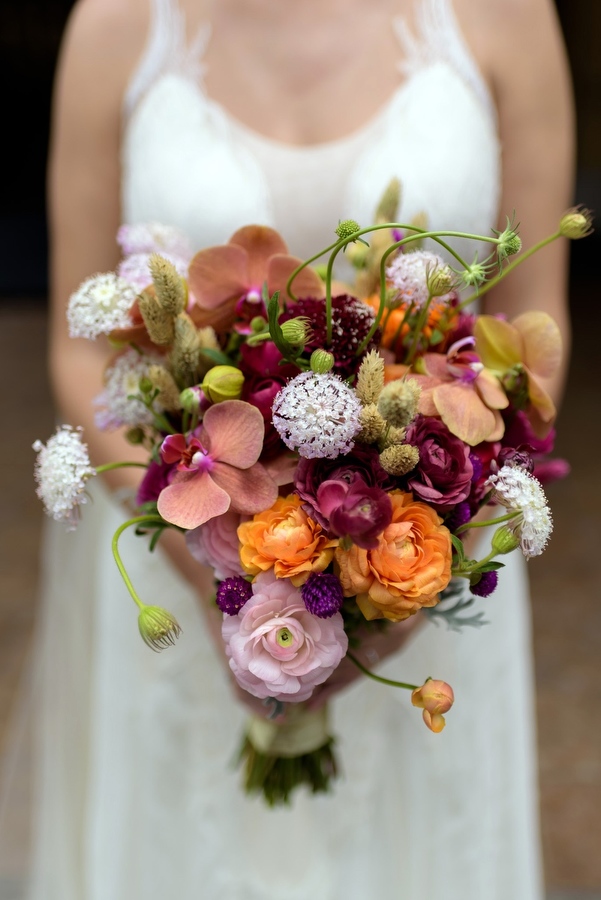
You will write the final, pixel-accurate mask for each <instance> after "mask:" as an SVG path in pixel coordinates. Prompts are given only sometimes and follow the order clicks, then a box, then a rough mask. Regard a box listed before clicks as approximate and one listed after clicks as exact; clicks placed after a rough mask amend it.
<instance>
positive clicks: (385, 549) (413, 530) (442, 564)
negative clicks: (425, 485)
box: [336, 491, 452, 622]
mask: <svg viewBox="0 0 601 900" xmlns="http://www.w3.org/2000/svg"><path fill="white" fill-rule="evenodd" d="M389 497H390V500H391V502H392V522H391V523H390V525H389V526H388V528H386V529H385V530H384V531H383V532H382V534H381V535H380V542H379V544H378V546H377V547H376V548H375V550H363V549H362V548H361V547H357V546H355V545H353V546H352V547H351V549H350V550H343V549H342V548H341V547H339V548H338V550H337V551H336V561H337V563H338V565H339V567H340V580H341V582H342V587H343V588H344V593H345V596H347V597H352V596H353V595H355V594H356V595H357V603H358V605H359V608H360V609H361V612H362V613H363V615H364V616H365V618H366V619H377V618H382V617H384V618H386V619H391V620H392V621H393V622H400V621H401V619H406V618H408V617H409V616H411V615H413V614H414V613H416V612H417V611H418V610H419V609H421V608H422V606H436V604H437V603H438V599H439V598H438V594H439V592H440V591H442V590H444V588H446V586H447V585H448V583H449V581H450V580H451V553H452V545H451V535H450V532H449V530H448V528H445V526H444V525H442V524H441V523H442V519H441V518H440V516H438V515H437V514H436V513H435V512H434V510H433V509H432V508H431V507H429V506H427V505H426V504H425V503H420V502H418V501H415V502H414V500H413V495H412V494H405V493H403V492H402V491H392V492H391V493H390V494H389Z"/></svg>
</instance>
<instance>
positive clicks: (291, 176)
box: [25, 0, 542, 900]
mask: <svg viewBox="0 0 601 900" xmlns="http://www.w3.org/2000/svg"><path fill="white" fill-rule="evenodd" d="M175 3H176V0H154V2H153V8H154V20H153V21H154V25H153V28H152V33H151V36H150V40H149V44H148V48H147V52H146V54H145V56H144V58H143V59H142V61H141V63H140V66H139V68H138V70H137V72H136V74H135V76H134V78H133V80H132V83H131V86H130V90H129V92H128V95H127V97H126V101H125V122H124V140H123V215H124V221H126V222H130V223H133V222H145V221H158V222H163V223H168V224H174V225H177V226H179V227H180V228H182V229H183V230H184V231H185V232H187V234H188V235H189V237H190V238H191V240H192V242H193V244H194V246H195V247H196V248H201V247H203V246H207V245H212V244H219V243H224V242H226V241H227V239H228V238H229V237H230V235H231V234H232V233H233V232H234V231H235V230H236V229H237V228H238V227H240V226H241V225H243V224H250V223H262V224H267V225H271V226H273V227H275V228H276V229H278V230H279V231H280V232H281V233H282V235H283V236H284V238H285V239H286V240H287V242H288V245H289V248H290V250H291V252H293V253H295V254H296V255H299V256H305V255H309V254H311V253H313V252H315V251H316V250H317V249H318V248H319V247H320V246H325V245H326V244H328V243H329V242H330V241H331V239H332V235H333V229H334V228H335V226H336V224H337V223H338V220H339V219H344V218H347V217H352V218H355V219H357V220H358V221H359V222H361V223H362V224H368V223H369V222H370V221H371V219H372V216H373V213H374V207H375V204H376V203H377V201H378V199H379V197H380V196H381V194H382V191H383V189H384V188H385V186H386V185H387V184H388V182H389V181H390V179H391V177H392V176H398V177H399V178H400V180H401V182H402V186H403V198H402V209H401V213H400V219H401V220H402V221H403V220H404V221H409V220H410V219H411V218H412V217H413V216H414V215H415V214H417V213H419V212H421V211H425V212H426V213H427V215H428V221H429V222H430V223H431V224H432V225H433V226H437V227H439V228H454V229H465V230H467V231H472V232H480V233H484V234H487V233H489V230H490V228H491V226H493V225H495V223H496V219H497V205H498V199H499V180H500V147H499V142H498V137H497V131H496V121H495V113H494V109H493V107H492V104H491V98H490V95H489V92H488V90H487V87H486V85H485V83H484V81H483V79H482V77H481V75H480V73H479V71H478V69H477V67H476V65H475V63H474V60H473V58H472V56H471V55H470V52H469V49H468V48H467V47H466V45H465V43H464V40H463V38H462V35H461V33H460V31H459V29H458V25H457V23H456V20H455V18H454V15H453V12H452V9H451V6H450V2H448V0H417V3H418V17H417V21H418V27H417V29H416V33H415V34H409V33H408V31H407V29H406V28H405V27H404V25H403V23H401V22H396V23H394V25H395V27H396V28H397V30H398V34H399V38H400V43H399V57H401V56H402V57H403V59H404V68H403V73H402V76H400V77H399V87H398V89H397V90H396V92H395V93H394V95H393V96H392V98H391V99H390V101H389V102H388V103H387V104H386V105H385V107H384V108H383V109H382V110H381V111H380V113H379V114H378V115H377V116H376V117H375V118H374V119H373V120H372V121H371V122H369V123H368V124H367V125H365V127H363V128H361V129H360V130H358V131H357V132H355V133H354V134H352V135H350V136H349V137H347V138H344V139H342V140H336V141H332V142H329V143H327V144H320V145H317V146H310V147H291V146H287V145H283V144H281V143H278V142H276V141H274V140H270V139H267V138H265V137H263V136H261V135H259V134H257V133H255V132H253V131H251V130H250V129H249V128H247V127H245V126H243V125H242V124H240V123H239V122H237V121H235V120H233V119H232V117H231V116H230V115H229V114H228V113H227V111H226V110H224V109H223V108H222V107H221V106H220V105H219V104H217V103H215V102H213V101H212V100H211V99H210V98H209V97H207V95H206V94H205V93H204V90H203V86H202V77H201V75H202V72H201V69H202V66H201V62H202V43H203V40H206V39H208V35H207V33H204V34H203V35H202V38H201V40H200V41H198V42H196V45H195V46H191V45H186V43H185V38H184V31H183V21H182V18H181V15H180V13H179V12H178V10H177V8H176V6H175ZM94 495H95V496H94V503H93V505H89V506H87V507H85V510H84V513H85V515H84V521H83V523H82V524H81V526H80V528H79V529H78V531H77V532H76V533H73V534H65V533H64V532H63V530H62V528H61V527H60V526H55V525H54V524H49V527H48V531H47V540H46V544H45V574H44V584H45V594H46V596H45V598H44V605H43V610H42V613H41V622H40V626H39V636H38V644H37V649H36V654H35V660H36V665H37V678H38V692H37V697H38V701H39V705H38V706H37V708H36V719H35V726H36V732H37V733H36V740H37V744H36V747H37V763H38V766H37V782H36V793H35V795H36V799H37V805H36V810H35V818H34V824H35V833H34V842H33V850H34V852H33V865H32V879H31V881H32V883H31V885H30V888H29V891H28V893H27V894H26V895H25V896H26V897H27V898H28V900H166V898H169V900H172V898H173V900H199V898H206V900H366V898H376V900H540V897H541V896H542V894H541V891H542V888H541V871H540V855H539V845H538V821H537V798H536V769H535V752H536V751H535V740H534V724H533V723H534V710H533V701H532V672H531V647H530V632H529V629H530V623H529V610H528V598H527V588H526V580H525V574H524V567H523V564H522V560H521V558H520V559H518V558H517V554H514V555H513V557H512V558H511V559H509V561H508V562H509V564H508V566H507V568H506V569H504V570H503V572H502V573H501V580H500V587H499V589H498V590H497V592H496V593H495V594H494V595H493V596H492V597H490V598H489V599H488V600H479V601H477V602H478V608H479V609H483V610H484V611H485V613H486V618H487V619H488V622H489V624H487V625H486V626H485V627H483V628H481V629H470V628H467V629H465V630H464V631H463V632H462V633H460V634H457V633H454V632H452V631H449V630H448V629H447V628H446V626H445V625H444V624H440V625H438V626H436V625H435V624H434V623H431V622H429V623H428V624H427V625H425V627H424V628H423V629H422V630H421V631H420V632H419V634H418V635H417V636H416V637H415V638H414V639H413V641H412V643H411V644H410V646H409V647H407V648H406V649H405V650H403V652H402V653H400V654H398V655H397V656H396V657H395V658H393V659H390V660H388V661H387V662H386V664H384V665H381V666H380V668H379V670H378V671H379V672H380V673H381V674H384V675H388V676H389V677H393V678H400V679H402V680H407V681H413V682H415V683H421V682H423V680H424V679H425V678H426V677H427V676H429V675H431V676H433V677H436V678H442V679H444V680H446V681H448V682H449V683H450V684H451V685H452V686H453V688H454V691H455V696H456V703H455V705H454V707H453V709H452V711H451V712H450V713H449V714H448V716H447V727H446V729H445V731H444V732H443V733H442V734H440V735H435V734H432V733H431V732H430V731H428V730H427V728H426V727H425V726H424V724H423V722H422V719H421V713H420V712H419V711H418V710H416V709H414V708H412V706H411V704H410V698H409V695H408V693H407V692H405V691H399V690H395V689H393V688H388V687H385V686H383V685H379V684H375V683H373V682H370V681H369V680H367V679H365V680H361V681H359V682H358V683H356V684H355V685H354V686H353V687H352V688H351V689H349V690H347V691H346V692H345V693H343V694H342V695H340V696H339V698H338V699H337V700H336V701H335V702H333V703H332V719H333V727H334V732H335V734H336V736H337V738H338V751H339V757H340V761H341V766H342V777H341V778H340V780H339V781H338V782H337V783H336V785H335V788H334V790H333V792H332V793H331V795H327V796H320V797H310V796H307V795H305V794H299V795H298V796H296V798H295V800H294V802H293V804H292V806H291V808H286V809H278V810H269V809H267V808H266V807H265V806H264V805H263V804H262V802H261V801H260V800H259V799H248V798H246V797H245V796H244V795H243V793H242V791H241V788H240V774H239V772H237V771H236V769H235V767H234V766H233V762H232V761H233V759H234V757H235V755H236V751H237V747H238V742H239V740H240V736H241V733H242V728H243V725H244V721H245V711H244V709H243V708H242V707H241V706H238V705H237V704H236V703H235V702H234V700H233V697H232V694H231V692H230V689H229V687H228V684H227V681H226V677H225V675H224V673H223V670H222V667H221V664H220V663H219V662H218V659H217V656H216V652H215V650H214V649H213V646H212V645H211V641H210V639H209V637H208V635H207V632H206V629H205V627H204V624H203V617H202V614H201V612H200V611H199V608H198V604H197V601H196V599H195V597H194V594H193V593H192V592H191V591H190V590H189V588H188V587H187V586H186V585H185V584H184V583H183V582H182V581H181V579H180V578H179V577H178V575H177V574H176V573H175V572H173V571H172V570H171V569H170V568H169V566H168V565H167V564H166V562H165V560H164V559H163V558H162V557H161V554H160V551H158V552H156V553H155V554H150V553H148V551H147V549H146V545H145V543H144V541H143V540H141V539H139V538H136V537H134V536H133V535H131V534H129V535H126V536H125V538H124V540H123V557H124V560H125V562H126V565H127V567H128V569H129V572H130V575H131V577H132V579H133V582H134V584H135V585H136V586H137V589H138V591H139V592H140V594H141V596H142V597H143V598H144V599H145V600H146V601H147V602H149V603H155V602H156V603H159V604H164V605H165V606H167V607H168V608H169V609H170V610H172V611H173V612H174V613H175V615H176V616H177V618H178V619H179V621H180V622H181V624H182V626H183V630H184V632H183V636H182V637H181V639H180V641H179V642H178V643H177V645H176V647H175V648H172V649H169V650H168V651H165V652H163V653H162V654H161V655H156V654H154V653H151V652H149V650H148V648H147V647H146V646H145V645H144V644H143V643H142V641H141V640H140V637H139V635H138V632H137V627H136V609H135V607H134V605H133V604H132V602H131V600H130V599H129V596H128V594H127V591H126V590H125V588H124V586H123V584H122V582H121V579H120V576H119V574H118V572H117V569H116V567H115V565H114V562H113V559H112V556H111V550H110V538H111V535H112V532H113V530H114V529H115V528H116V526H117V525H118V524H119V523H120V522H121V521H122V518H123V513H122V509H121V507H120V506H119V505H118V503H117V502H116V500H115V499H113V498H111V497H109V496H108V495H107V493H106V491H105V490H104V489H101V488H99V487H98V486H96V490H95V492H94Z"/></svg>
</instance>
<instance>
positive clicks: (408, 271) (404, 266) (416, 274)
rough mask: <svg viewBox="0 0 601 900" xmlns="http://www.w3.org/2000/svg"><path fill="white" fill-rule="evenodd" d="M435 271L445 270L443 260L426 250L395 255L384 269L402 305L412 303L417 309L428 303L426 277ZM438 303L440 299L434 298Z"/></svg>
mask: <svg viewBox="0 0 601 900" xmlns="http://www.w3.org/2000/svg"><path fill="white" fill-rule="evenodd" d="M436 269H440V270H441V271H442V270H444V269H445V264H444V260H443V259H442V258H441V257H440V256H438V255H437V254H436V253H430V252H428V251H427V250H411V251H408V252H406V253H397V255H396V256H395V258H394V259H393V261H392V262H391V264H390V265H389V266H388V268H387V269H386V277H387V278H388V280H389V282H390V285H391V286H392V287H393V288H396V290H397V291H398V292H399V294H400V299H401V301H402V302H404V303H413V305H414V307H415V308H416V309H419V308H420V307H421V306H423V305H424V304H425V303H427V302H428V297H429V296H430V291H429V289H428V277H429V275H431V274H432V273H433V272H434V271H435V270H436ZM436 299H437V301H438V302H440V300H441V298H440V297H438V298H436Z"/></svg>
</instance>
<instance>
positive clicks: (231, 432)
mask: <svg viewBox="0 0 601 900" xmlns="http://www.w3.org/2000/svg"><path fill="white" fill-rule="evenodd" d="M264 431H265V426H264V423H263V416H262V415H261V413H260V412H259V410H258V409H256V408H255V407H254V406H251V405H250V403H245V402H244V401H243V400H225V401H224V402H223V403H217V404H215V405H214V406H211V407H210V408H209V409H208V410H207V411H206V413H205V416H204V419H203V422H202V426H201V427H200V428H199V429H198V431H197V432H196V433H195V434H194V436H192V437H190V438H189V439H188V440H186V437H185V436H184V435H183V434H175V435H170V436H169V437H167V438H165V440H164V441H163V445H162V447H161V455H162V457H163V460H164V462H166V463H170V464H176V473H175V476H174V477H173V479H172V481H171V484H169V485H168V486H167V487H165V488H163V490H162V491H161V493H160V494H159V499H158V510H159V513H160V514H161V515H162V517H163V518H164V519H166V520H167V522H171V523H172V524H173V525H178V526H179V527H180V528H186V529H191V528H197V527H198V526H199V525H202V524H203V523H204V522H207V521H208V520H209V519H213V518H214V517H215V516H220V515H222V514H223V513H225V512H227V511H228V509H230V507H231V508H232V509H233V510H235V511H236V512H239V513H244V514H246V515H254V513H257V512H260V511H261V510H263V509H269V507H270V506H272V504H273V503H275V501H276V499H277V496H278V488H277V484H276V482H275V481H274V479H273V478H272V477H271V475H270V474H269V473H268V472H267V471H266V470H265V469H264V468H263V466H262V465H260V463H258V462H257V460H258V458H259V455H260V453H261V450H262V447H263V435H264Z"/></svg>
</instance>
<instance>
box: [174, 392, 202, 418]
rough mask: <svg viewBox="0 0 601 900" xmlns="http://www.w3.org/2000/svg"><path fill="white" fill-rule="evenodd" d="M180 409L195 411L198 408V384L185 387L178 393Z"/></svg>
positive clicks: (199, 395) (200, 394)
mask: <svg viewBox="0 0 601 900" xmlns="http://www.w3.org/2000/svg"><path fill="white" fill-rule="evenodd" d="M179 400H180V403H181V405H182V409H185V410H186V412H189V413H197V412H198V410H199V409H200V401H201V400H202V392H201V390H200V388H199V387H198V386H195V387H189V388H186V389H185V390H183V391H182V392H181V394H180V395H179Z"/></svg>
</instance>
